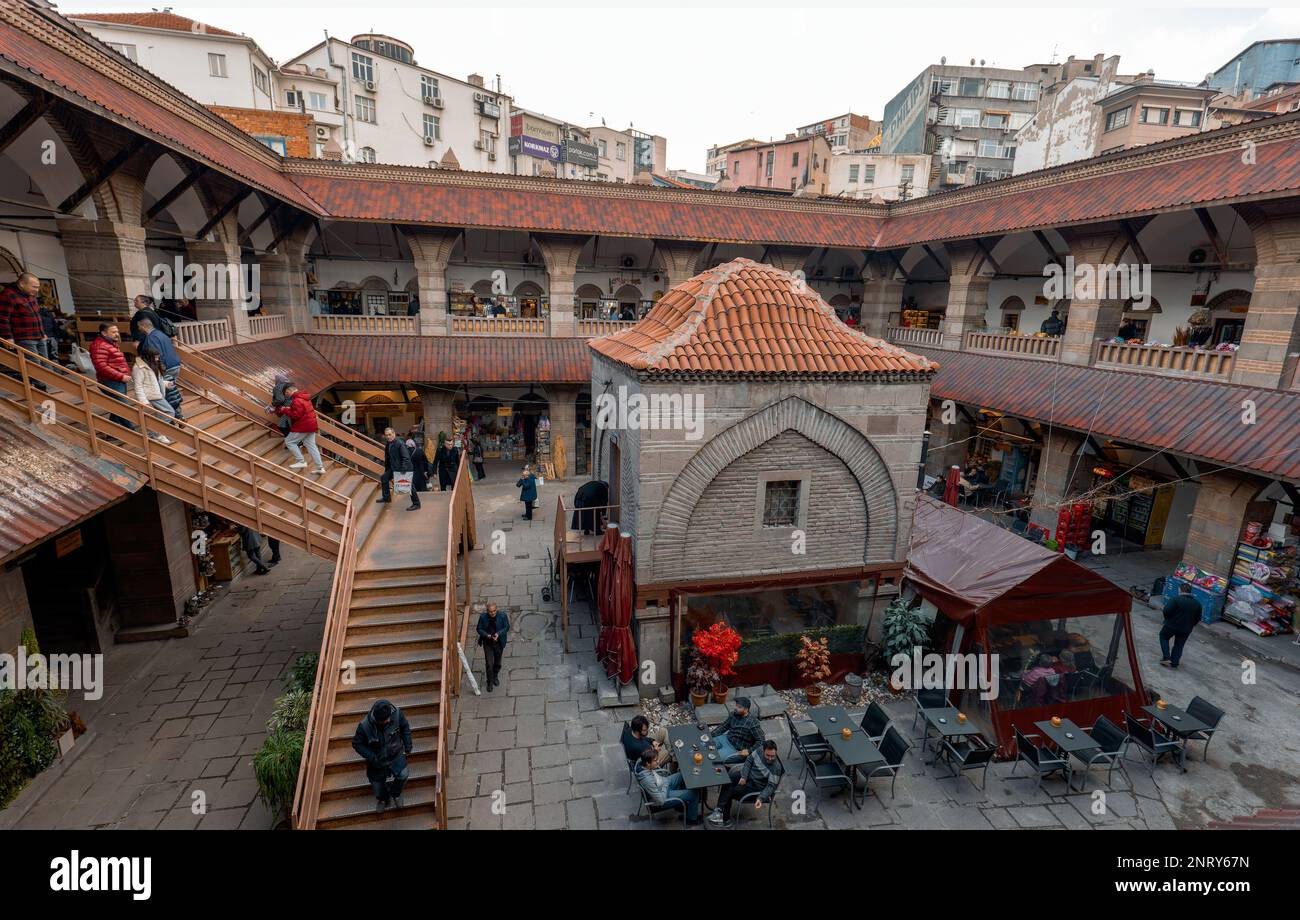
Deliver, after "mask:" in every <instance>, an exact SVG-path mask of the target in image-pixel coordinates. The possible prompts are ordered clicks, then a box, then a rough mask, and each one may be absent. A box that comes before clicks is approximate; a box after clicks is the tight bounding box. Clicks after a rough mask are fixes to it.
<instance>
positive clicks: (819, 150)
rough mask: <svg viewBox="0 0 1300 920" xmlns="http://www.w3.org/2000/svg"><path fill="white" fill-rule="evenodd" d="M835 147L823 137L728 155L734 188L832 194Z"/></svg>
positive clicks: (790, 139) (789, 139) (789, 140)
mask: <svg viewBox="0 0 1300 920" xmlns="http://www.w3.org/2000/svg"><path fill="white" fill-rule="evenodd" d="M830 161H831V145H830V144H829V143H828V142H827V140H826V138H825V137H824V136H822V135H820V134H811V135H808V136H807V137H799V136H798V135H795V134H787V135H786V137H785V139H784V140H779V141H773V142H771V143H767V144H756V145H753V146H749V147H740V148H737V149H733V150H731V151H730V152H729V153H728V154H727V164H728V165H727V171H726V177H727V181H728V183H729V184H730V185H731V186H732V187H739V188H770V189H782V190H784V191H791V192H803V193H813V194H817V195H826V194H829V190H830Z"/></svg>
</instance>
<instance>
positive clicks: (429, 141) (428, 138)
mask: <svg viewBox="0 0 1300 920" xmlns="http://www.w3.org/2000/svg"><path fill="white" fill-rule="evenodd" d="M433 143H434V141H433V135H432V134H426V135H425V136H424V146H426V147H432V146H433Z"/></svg>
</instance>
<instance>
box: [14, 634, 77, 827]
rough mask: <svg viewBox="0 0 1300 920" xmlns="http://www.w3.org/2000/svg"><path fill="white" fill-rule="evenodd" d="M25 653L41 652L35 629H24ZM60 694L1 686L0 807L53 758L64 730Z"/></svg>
mask: <svg viewBox="0 0 1300 920" xmlns="http://www.w3.org/2000/svg"><path fill="white" fill-rule="evenodd" d="M21 641H22V644H23V646H24V647H25V648H26V650H27V654H28V655H29V656H31V655H37V654H39V653H40V650H41V649H40V645H39V644H38V643H37V641H36V633H35V632H34V631H32V630H31V629H25V630H23V633H22V639H21ZM68 725H69V720H68V714H67V712H65V711H64V709H63V694H62V693H60V692H58V691H56V690H48V689H27V690H0V808H3V807H4V806H6V805H8V804H9V803H10V802H11V801H13V798H14V796H16V795H17V794H18V793H19V792H20V791H21V790H22V788H23V787H24V786H25V785H27V781H28V780H30V779H32V778H33V777H35V776H37V775H39V774H40V773H41V771H42V770H44V769H45V768H46V767H48V766H49V765H50V764H51V763H53V762H54V758H55V757H56V756H58V753H59V742H58V739H59V735H61V734H63V732H65V731H67V729H68Z"/></svg>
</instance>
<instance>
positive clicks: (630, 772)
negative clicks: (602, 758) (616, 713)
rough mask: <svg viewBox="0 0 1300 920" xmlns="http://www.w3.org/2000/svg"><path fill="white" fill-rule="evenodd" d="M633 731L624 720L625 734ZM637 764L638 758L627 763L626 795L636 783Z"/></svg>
mask: <svg viewBox="0 0 1300 920" xmlns="http://www.w3.org/2000/svg"><path fill="white" fill-rule="evenodd" d="M631 729H632V725H631V723H629V722H628V721H627V720H626V719H625V720H623V733H624V734H626V733H627V732H629V731H631ZM619 737H620V738H622V737H623V736H622V735H619ZM636 764H637V762H636V758H632V759H631V760H628V762H627V789H626V790H625V793H624V794H626V793H627V792H631V791H632V784H633V783H635V782H636Z"/></svg>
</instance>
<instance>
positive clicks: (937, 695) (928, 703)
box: [912, 687, 948, 734]
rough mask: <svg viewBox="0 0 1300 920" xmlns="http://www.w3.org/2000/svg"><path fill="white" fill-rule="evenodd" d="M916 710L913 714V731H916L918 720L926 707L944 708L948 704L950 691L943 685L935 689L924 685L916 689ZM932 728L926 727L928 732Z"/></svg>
mask: <svg viewBox="0 0 1300 920" xmlns="http://www.w3.org/2000/svg"><path fill="white" fill-rule="evenodd" d="M915 705H916V712H915V714H913V716H912V731H916V723H917V720H918V719H920V718H921V713H922V712H923V711H924V710H926V709H943V708H944V707H945V706H947V705H948V691H947V690H945V689H943V688H942V687H938V688H935V689H926V688H924V687H922V688H921V689H920V690H917V691H916V699H915ZM929 731H930V729H929V728H928V727H927V728H926V733H927V734H928V733H929Z"/></svg>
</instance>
